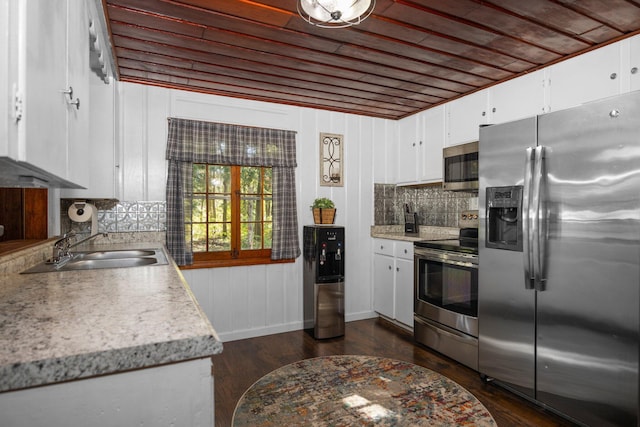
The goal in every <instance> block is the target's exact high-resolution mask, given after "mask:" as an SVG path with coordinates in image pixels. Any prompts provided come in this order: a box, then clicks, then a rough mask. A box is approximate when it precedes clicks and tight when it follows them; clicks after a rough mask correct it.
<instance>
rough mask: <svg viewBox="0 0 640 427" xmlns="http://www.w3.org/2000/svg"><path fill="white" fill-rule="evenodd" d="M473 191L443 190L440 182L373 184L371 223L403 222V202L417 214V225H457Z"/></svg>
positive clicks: (467, 208) (388, 223) (467, 206)
mask: <svg viewBox="0 0 640 427" xmlns="http://www.w3.org/2000/svg"><path fill="white" fill-rule="evenodd" d="M477 196H478V195H477V194H476V193H472V192H464V191H455V192H454V191H443V190H442V187H441V185H439V184H438V185H432V186H426V187H418V188H415V187H398V186H396V185H394V184H375V185H374V209H375V212H374V222H375V224H374V225H397V224H404V204H405V203H408V204H409V205H410V206H411V207H412V209H413V210H414V211H415V212H416V213H417V214H418V224H420V225H431V226H436V227H458V218H459V217H460V214H461V213H462V211H465V210H469V209H470V200H471V199H473V198H475V197H477Z"/></svg>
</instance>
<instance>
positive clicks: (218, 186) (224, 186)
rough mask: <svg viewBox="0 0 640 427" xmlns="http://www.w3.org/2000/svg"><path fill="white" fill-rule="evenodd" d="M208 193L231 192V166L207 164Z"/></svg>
mask: <svg viewBox="0 0 640 427" xmlns="http://www.w3.org/2000/svg"><path fill="white" fill-rule="evenodd" d="M209 193H223V194H229V193H231V166H222V165H209Z"/></svg>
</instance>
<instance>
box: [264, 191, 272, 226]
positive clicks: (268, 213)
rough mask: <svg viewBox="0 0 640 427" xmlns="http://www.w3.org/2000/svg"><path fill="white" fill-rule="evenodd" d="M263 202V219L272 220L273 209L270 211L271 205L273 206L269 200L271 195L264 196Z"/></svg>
mask: <svg viewBox="0 0 640 427" xmlns="http://www.w3.org/2000/svg"><path fill="white" fill-rule="evenodd" d="M263 203H264V210H263V212H264V221H273V211H272V207H273V203H272V200H271V197H269V198H266V197H265V199H264V200H263Z"/></svg>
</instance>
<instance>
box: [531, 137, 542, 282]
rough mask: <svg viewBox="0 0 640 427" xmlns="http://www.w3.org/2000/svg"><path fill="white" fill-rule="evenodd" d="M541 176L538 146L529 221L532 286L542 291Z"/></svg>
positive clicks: (540, 150)
mask: <svg viewBox="0 0 640 427" xmlns="http://www.w3.org/2000/svg"><path fill="white" fill-rule="evenodd" d="M543 177H544V147H543V146H538V147H536V148H535V159H534V165H533V188H532V200H531V205H530V206H531V209H530V210H531V213H532V214H533V219H532V221H531V230H530V231H531V236H530V237H531V241H532V246H531V251H532V255H533V257H532V261H533V276H534V287H535V289H536V290H537V291H544V289H545V287H544V282H545V280H546V279H545V277H544V271H545V265H544V263H545V260H546V253H545V248H546V244H545V241H544V239H545V238H546V233H545V232H543V227H542V225H543V224H544V223H545V220H546V212H544V211H545V208H544V206H545V203H544V202H545V201H544V188H543V185H544V183H543Z"/></svg>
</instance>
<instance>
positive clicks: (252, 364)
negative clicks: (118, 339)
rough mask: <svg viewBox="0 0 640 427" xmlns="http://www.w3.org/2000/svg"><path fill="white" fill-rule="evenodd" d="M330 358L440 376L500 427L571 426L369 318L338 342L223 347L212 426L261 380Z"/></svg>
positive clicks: (256, 341) (295, 339) (277, 338)
mask: <svg viewBox="0 0 640 427" xmlns="http://www.w3.org/2000/svg"><path fill="white" fill-rule="evenodd" d="M334 354H361V355H371V356H379V357H389V358H392V359H398V360H403V361H408V362H413V363H415V364H417V365H420V366H424V367H426V368H429V369H431V370H433V371H435V372H438V373H440V374H442V375H445V376H446V377H448V378H450V379H452V380H453V381H455V382H457V383H458V384H460V385H461V386H463V387H464V388H466V389H467V390H468V391H470V392H471V393H473V394H474V395H475V396H476V397H477V398H478V399H479V400H480V401H481V402H482V403H483V404H484V405H485V407H486V408H487V409H488V410H489V412H491V414H492V415H493V417H494V419H495V420H496V422H497V423H498V426H500V427H507V426H531V427H534V426H535V427H546V426H567V427H568V426H573V425H574V424H572V423H570V422H568V421H566V420H564V419H563V418H560V417H558V416H556V415H555V414H553V413H551V412H549V411H546V410H544V409H542V408H540V407H538V406H536V405H534V404H532V403H530V402H528V401H526V400H524V399H522V398H520V397H518V396H516V395H514V394H512V393H510V392H508V391H506V390H504V389H502V388H500V387H498V386H496V385H495V384H487V383H485V382H483V381H482V380H481V379H480V376H479V375H478V373H477V372H475V371H473V370H472V369H469V368H467V367H466V366H463V365H461V364H459V363H457V362H455V361H454V360H452V359H449V358H447V357H445V356H442V355H440V354H439V353H436V352H434V351H432V350H430V349H429V348H427V347H424V346H421V345H418V344H416V343H415V342H414V341H413V335H412V334H411V333H410V332H408V331H406V330H404V329H402V328H399V327H397V326H395V325H393V324H392V323H389V322H387V321H385V320H382V319H370V320H361V321H357V322H349V323H347V325H346V333H345V336H344V337H340V338H333V339H329V340H315V339H314V338H313V337H312V336H311V335H310V334H308V333H307V332H304V331H294V332H287V333H282V334H275V335H269V336H264V337H258V338H251V339H246V340H239V341H232V342H228V343H225V344H224V351H223V352H222V354H220V355H217V356H215V357H214V358H213V370H214V382H215V417H216V426H218V427H228V426H230V425H231V420H232V417H233V411H234V409H235V406H236V403H237V402H238V400H239V399H240V397H241V396H242V394H243V393H244V392H245V390H247V389H248V388H249V387H250V386H251V385H252V384H253V383H254V382H255V381H257V380H258V379H260V378H261V377H262V376H264V375H266V374H267V373H269V372H271V371H272V370H274V369H277V368H279V367H281V366H284V365H287V364H289V363H293V362H296V361H298V360H302V359H307V358H311V357H318V356H328V355H334ZM282 427H285V426H282Z"/></svg>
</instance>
